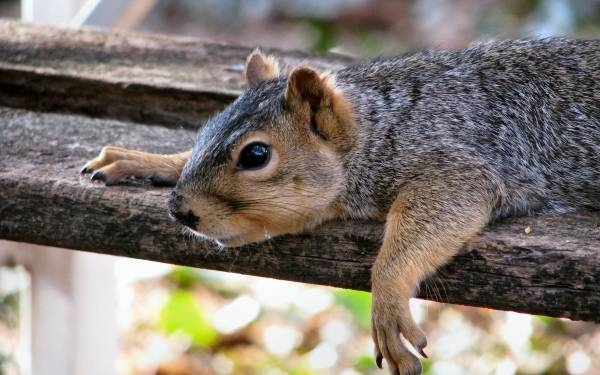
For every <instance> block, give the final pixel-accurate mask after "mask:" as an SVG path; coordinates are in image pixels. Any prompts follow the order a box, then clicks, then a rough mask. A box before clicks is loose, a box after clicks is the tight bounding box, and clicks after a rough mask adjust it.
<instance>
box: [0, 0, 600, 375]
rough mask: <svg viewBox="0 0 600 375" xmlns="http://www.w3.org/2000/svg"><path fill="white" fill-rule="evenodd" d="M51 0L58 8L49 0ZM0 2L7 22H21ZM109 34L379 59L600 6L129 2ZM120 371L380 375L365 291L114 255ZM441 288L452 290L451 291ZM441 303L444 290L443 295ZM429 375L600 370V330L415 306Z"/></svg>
mask: <svg viewBox="0 0 600 375" xmlns="http://www.w3.org/2000/svg"><path fill="white" fill-rule="evenodd" d="M48 1H51V0H48ZM21 5H22V4H21V2H20V1H18V0H0V16H2V17H14V18H18V17H20V16H21ZM114 27H116V28H121V29H130V30H137V31H141V32H155V33H166V34H177V35H187V36H197V37H201V38H204V39H210V40H217V41H221V42H225V43H232V44H242V45H247V46H251V47H256V46H262V47H266V48H280V49H303V50H313V51H317V52H330V51H334V52H339V53H346V54H352V55H355V56H362V57H372V56H379V55H390V54H396V53H403V52H406V51H410V50H414V49H419V48H460V47H464V46H467V45H469V44H471V43H473V42H475V41H478V40H489V39H506V38H517V37H548V36H553V35H560V36H576V37H587V38H598V37H600V1H594V0H592V1H584V0H581V1H575V0H574V1H567V0H527V1H517V0H507V1H500V0H453V1H444V0H415V1H406V0H404V1H384V0H370V1H369V0H331V1H327V0H281V1H275V0H246V1H244V0H201V1H200V0H198V1H196V0H134V1H131V2H130V3H129V7H128V8H127V12H125V13H124V15H123V16H122V17H120V18H119V19H118V20H115V24H114ZM113 272H114V276H115V280H116V283H115V285H113V286H111V287H112V288H114V291H115V294H116V304H115V306H109V307H108V308H107V309H106V311H105V314H113V315H114V316H115V320H116V322H117V324H118V332H119V345H118V348H119V350H118V354H117V358H116V359H115V371H116V372H117V373H119V374H132V375H133V374H140V375H141V374H162V375H167V374H202V375H203V374H206V375H209V374H211V375H212V374H215V375H228V374H266V375H280V374H281V375H283V374H294V375H309V374H340V375H356V374H383V373H384V372H382V371H381V370H378V369H376V368H375V365H374V361H373V358H372V353H373V346H372V343H371V338H370V331H369V320H370V303H371V300H370V295H369V294H368V293H363V292H356V291H350V290H341V289H334V288H326V287H319V286H314V285H306V284H299V283H292V282H285V281H279V280H271V279H264V278H256V277H249V276H242V275H236V274H229V273H222V272H213V271H205V270H197V269H191V268H185V267H174V266H170V265H164V264H157V263H151V262H144V261H137V260H130V259H115V260H114V268H113ZM28 285H29V284H28V276H27V270H25V269H23V268H22V267H19V266H16V265H7V266H4V267H1V268H0V374H19V373H26V372H25V371H24V370H23V369H21V370H20V369H19V367H18V364H17V362H18V361H17V360H16V359H15V358H16V356H17V354H18V353H16V352H15V347H16V346H17V344H18V343H19V342H20V341H19V340H21V341H22V340H23V337H22V327H23V325H24V324H25V325H26V322H25V321H24V320H23V318H22V316H23V314H22V313H23V311H24V309H25V307H26V303H25V302H23V301H24V300H23V298H22V297H23V295H24V294H26V293H27V288H28ZM442 290H443V288H442ZM442 297H443V295H442ZM411 308H412V310H413V314H414V316H415V318H416V320H417V321H418V322H419V323H420V324H421V325H422V327H423V329H424V330H425V331H426V332H427V334H428V338H429V343H430V344H429V346H428V347H427V348H426V352H427V353H428V355H429V358H430V359H429V360H425V361H424V373H425V374H429V375H431V374H436V375H454V374H457V375H458V374H495V375H512V374H523V375H524V374H546V375H562V374H571V375H579V374H587V375H594V374H600V326H598V325H594V324H591V323H584V322H572V321H569V320H565V319H552V318H547V317H541V316H530V315H523V314H517V313H512V312H501V311H494V310H488V309H482V308H472V307H464V306H455V305H446V304H440V303H434V302H426V301H419V300H413V301H412V302H411Z"/></svg>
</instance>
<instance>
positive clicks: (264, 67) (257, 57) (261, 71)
mask: <svg viewBox="0 0 600 375" xmlns="http://www.w3.org/2000/svg"><path fill="white" fill-rule="evenodd" d="M245 76H246V83H247V84H248V85H253V84H255V83H259V82H262V81H267V80H269V79H274V78H277V76H279V66H278V64H277V61H276V60H275V58H274V57H272V56H265V55H263V53H262V52H261V51H260V50H259V49H258V48H257V49H255V50H254V51H252V53H251V54H250V55H249V56H248V58H247V59H246V69H245Z"/></svg>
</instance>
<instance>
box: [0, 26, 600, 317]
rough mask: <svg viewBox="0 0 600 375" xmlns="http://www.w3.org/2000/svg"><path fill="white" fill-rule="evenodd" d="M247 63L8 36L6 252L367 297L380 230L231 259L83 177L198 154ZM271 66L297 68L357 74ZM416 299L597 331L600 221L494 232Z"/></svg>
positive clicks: (164, 42)
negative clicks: (131, 261)
mask: <svg viewBox="0 0 600 375" xmlns="http://www.w3.org/2000/svg"><path fill="white" fill-rule="evenodd" d="M249 52H250V49H248V48H244V47H236V46H229V45H220V44H215V43H208V42H203V41H200V40H197V39H189V38H173V37H164V36H156V35H142V34H133V33H127V34H125V33H116V32H108V31H95V30H87V29H84V30H69V29H59V28H51V27H40V26H31V25H26V24H19V23H15V22H11V21H0V239H6V240H11V241H18V242H27V243H31V244H39V245H48V246H54V247H62V248H67V249H78V250H84V251H89V252H97V253H105V254H113V255H118V256H124V257H133V258H140V259H149V260H156V261H161V262H168V263H174V264H182V265H188V266H193V267H202V268H209V269H217V270H225V271H230V272H240V273H245V274H251V275H259V276H267V277H273V278H280V279H287V280H295V281H301V282H307V283H316V284H323V285H333V286H339V287H345V288H354V289H361V290H369V284H370V282H369V269H370V267H371V264H372V261H373V259H374V257H375V255H376V253H377V250H378V247H379V243H380V240H381V235H382V224H381V223H366V222H346V223H330V224H327V225H324V226H322V227H320V228H319V229H317V230H315V231H314V232H312V233H307V234H303V235H298V236H286V237H282V238H276V239H274V240H272V241H270V242H268V243H264V244H259V245H252V246H247V247H244V248H240V249H227V250H225V251H220V250H218V249H217V248H216V247H215V246H214V245H213V244H212V243H210V242H202V241H198V240H192V239H190V238H189V236H185V235H184V234H183V233H182V229H181V227H180V226H179V225H177V224H175V223H173V222H172V221H171V220H170V219H169V218H168V216H167V213H166V208H165V201H166V197H167V194H168V193H169V189H166V188H154V187H151V186H150V185H148V184H147V183H144V182H140V181H132V182H131V183H129V184H126V185H121V186H115V187H108V188H107V187H105V186H103V185H101V184H94V183H91V182H90V181H89V180H88V177H82V176H80V175H79V173H78V171H79V168H80V167H81V166H82V165H83V164H84V162H85V161H86V160H87V159H89V158H90V157H93V156H95V155H96V154H97V153H98V151H99V150H100V149H101V147H102V146H104V145H107V144H113V145H120V146H123V147H128V148H134V149H140V150H147V151H151V152H165V153H166V152H176V151H181V150H184V149H186V148H189V147H191V145H192V144H193V141H194V133H195V131H194V130H195V129H196V128H197V127H198V126H201V124H202V121H203V120H204V119H206V118H207V116H209V115H210V114H211V113H214V112H215V111H218V110H219V109H221V108H223V107H224V106H225V105H227V103H229V102H231V101H232V100H233V99H234V98H235V97H236V95H238V94H239V93H240V91H241V90H242V89H243V85H242V64H243V62H244V59H245V57H246V55H247V54H248V53H249ZM269 52H271V53H274V54H275V55H276V56H278V57H280V58H281V59H282V60H283V62H284V65H288V66H293V65H295V64H298V63H301V62H304V63H307V64H310V65H312V66H315V67H317V68H321V69H333V68H335V67H339V66H343V65H345V64H349V63H351V62H352V59H351V58H349V57H345V56H339V55H325V56H317V55H311V54H306V53H302V52H282V51H269ZM528 227H529V228H530V229H531V232H530V233H529V234H527V233H526V231H525V228H528ZM527 232H529V230H527ZM400 277H401V275H400ZM419 297H421V298H427V299H432V300H437V301H442V302H449V303H457V304H465V305H472V306H484V307H490V308H495V309H503V310H513V311H520V312H527V313H533V314H543V315H548V316H555V317H567V318H570V319H577V320H589V321H595V322H600V213H598V212H595V213H576V214H568V215H551V216H541V217H523V218H515V219H510V220H506V221H504V222H502V223H498V224H496V225H493V226H492V227H490V228H489V229H487V230H485V231H484V232H483V233H482V234H481V235H480V236H479V237H478V238H476V239H475V240H474V241H472V242H471V243H470V244H469V245H468V246H467V247H466V248H465V249H464V251H463V252H462V253H461V254H460V255H458V256H456V257H455V258H454V260H453V261H452V262H451V263H450V264H448V265H447V266H445V267H444V268H443V269H441V270H440V271H439V272H438V273H437V274H435V275H433V276H432V277H430V278H429V279H428V280H426V281H425V282H424V284H423V285H422V287H421V292H420V293H419Z"/></svg>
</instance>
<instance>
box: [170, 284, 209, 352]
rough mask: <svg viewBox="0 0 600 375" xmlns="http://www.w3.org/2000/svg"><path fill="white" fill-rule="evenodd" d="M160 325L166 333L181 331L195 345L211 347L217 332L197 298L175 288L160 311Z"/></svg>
mask: <svg viewBox="0 0 600 375" xmlns="http://www.w3.org/2000/svg"><path fill="white" fill-rule="evenodd" d="M159 324H160V327H161V328H162V329H163V330H164V331H165V332H167V333H169V334H172V333H175V332H178V333H182V334H184V335H186V336H188V337H189V338H190V339H191V340H192V343H193V345H194V346H196V347H204V348H207V347H211V346H212V345H214V343H215V342H216V340H217V332H216V330H215V328H214V327H213V325H212V324H211V322H210V320H209V318H208V317H207V316H206V314H205V313H204V312H203V311H202V307H201V306H200V303H199V301H198V300H197V298H196V297H195V296H194V295H193V294H192V293H191V292H189V291H186V290H175V291H173V293H171V294H170V295H169V299H168V300H167V302H166V303H165V305H164V306H163V308H162V310H161V311H160V319H159Z"/></svg>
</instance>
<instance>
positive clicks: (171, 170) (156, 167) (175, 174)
mask: <svg viewBox="0 0 600 375" xmlns="http://www.w3.org/2000/svg"><path fill="white" fill-rule="evenodd" d="M176 158H177V156H176V155H173V156H172V155H157V154H149V153H145V152H140V151H134V150H127V149H124V148H119V147H113V146H106V147H104V148H103V149H102V151H100V154H99V155H98V157H96V158H94V159H92V160H90V161H88V162H87V163H86V164H85V165H84V166H83V168H81V170H80V172H81V173H82V174H87V173H90V174H91V180H92V181H103V182H104V183H105V184H106V185H113V184H115V183H117V182H119V181H121V180H123V179H125V178H127V177H137V178H147V179H149V180H150V182H152V184H153V185H155V186H173V185H175V184H176V183H177V179H178V178H179V174H180V173H181V166H180V165H179V164H182V163H181V161H180V160H179V159H176ZM173 159H175V160H173Z"/></svg>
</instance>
